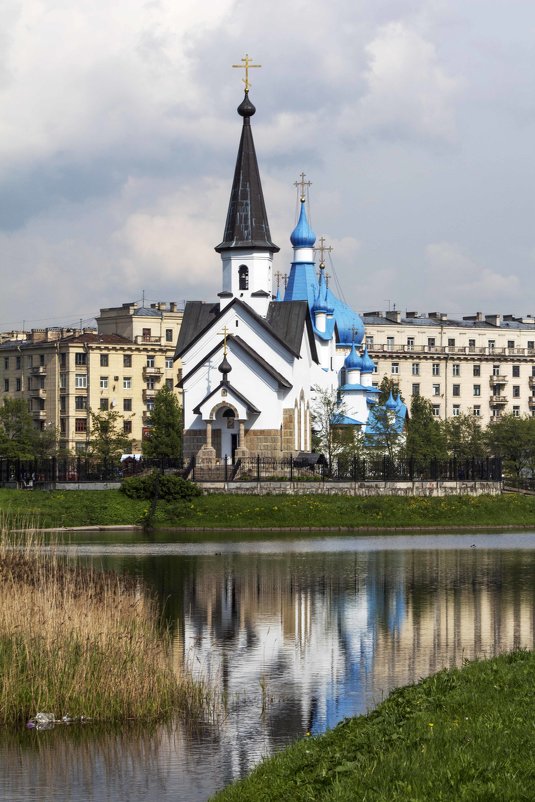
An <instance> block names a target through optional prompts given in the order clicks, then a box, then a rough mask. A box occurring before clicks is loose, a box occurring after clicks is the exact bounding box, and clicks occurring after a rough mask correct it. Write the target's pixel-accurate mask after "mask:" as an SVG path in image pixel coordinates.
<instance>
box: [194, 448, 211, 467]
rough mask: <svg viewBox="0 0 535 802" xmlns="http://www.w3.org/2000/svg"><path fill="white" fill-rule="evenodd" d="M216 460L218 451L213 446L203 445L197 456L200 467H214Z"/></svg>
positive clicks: (196, 460)
mask: <svg viewBox="0 0 535 802" xmlns="http://www.w3.org/2000/svg"><path fill="white" fill-rule="evenodd" d="M215 461H216V453H215V448H212V446H207V445H206V444H205V445H204V446H201V448H200V449H199V450H198V451H197V456H196V457H195V462H196V464H197V465H198V466H199V468H213V467H214V465H215Z"/></svg>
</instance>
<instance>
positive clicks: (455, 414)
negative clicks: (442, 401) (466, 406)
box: [451, 404, 461, 418]
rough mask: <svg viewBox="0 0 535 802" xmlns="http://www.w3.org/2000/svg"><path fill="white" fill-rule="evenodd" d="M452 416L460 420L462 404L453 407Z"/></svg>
mask: <svg viewBox="0 0 535 802" xmlns="http://www.w3.org/2000/svg"><path fill="white" fill-rule="evenodd" d="M451 414H452V415H453V417H454V418H458V417H459V415H460V414H461V406H460V404H454V405H453V409H452V413H451Z"/></svg>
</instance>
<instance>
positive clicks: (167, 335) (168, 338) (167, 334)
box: [165, 329, 173, 343]
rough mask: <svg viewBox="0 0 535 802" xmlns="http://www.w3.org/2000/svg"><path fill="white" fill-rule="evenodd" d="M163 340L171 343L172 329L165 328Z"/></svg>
mask: <svg viewBox="0 0 535 802" xmlns="http://www.w3.org/2000/svg"><path fill="white" fill-rule="evenodd" d="M165 342H166V343H172V342H173V329H166V330H165Z"/></svg>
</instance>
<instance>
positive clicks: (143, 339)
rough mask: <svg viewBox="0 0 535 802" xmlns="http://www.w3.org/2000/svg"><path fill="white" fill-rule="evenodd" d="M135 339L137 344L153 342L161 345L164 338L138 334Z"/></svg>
mask: <svg viewBox="0 0 535 802" xmlns="http://www.w3.org/2000/svg"><path fill="white" fill-rule="evenodd" d="M134 341H135V343H136V345H151V344H152V345H160V344H161V342H162V338H161V337H152V336H149V335H148V334H138V335H137V336H136V337H135V338H134Z"/></svg>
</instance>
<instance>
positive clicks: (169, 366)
mask: <svg viewBox="0 0 535 802" xmlns="http://www.w3.org/2000/svg"><path fill="white" fill-rule="evenodd" d="M165 368H166V370H172V369H173V357H172V356H166V357H165Z"/></svg>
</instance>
